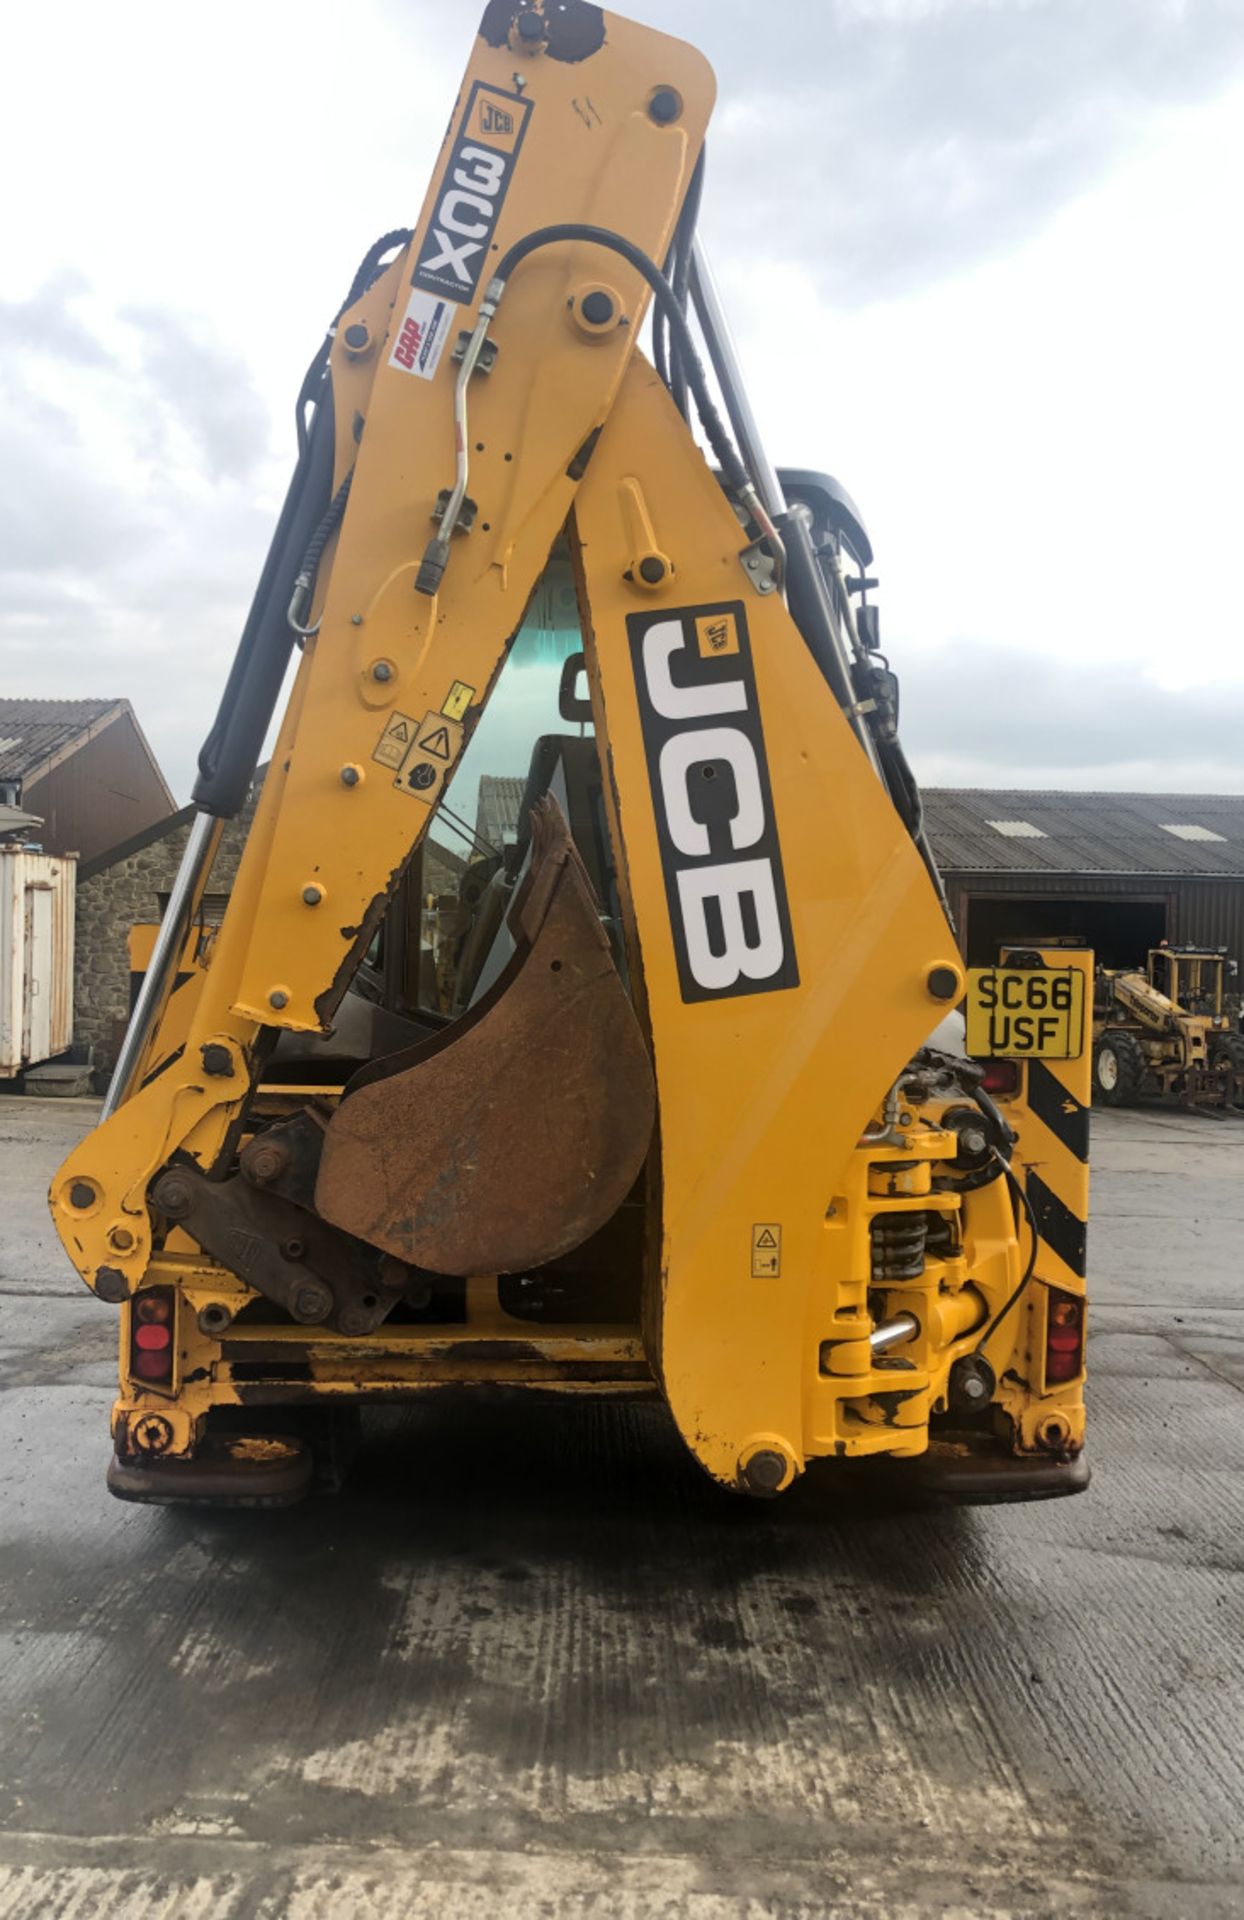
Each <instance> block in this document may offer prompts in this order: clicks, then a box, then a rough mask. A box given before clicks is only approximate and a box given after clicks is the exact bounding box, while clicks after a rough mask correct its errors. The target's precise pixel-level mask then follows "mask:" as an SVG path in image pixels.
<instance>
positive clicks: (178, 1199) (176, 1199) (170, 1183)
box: [152, 1173, 193, 1220]
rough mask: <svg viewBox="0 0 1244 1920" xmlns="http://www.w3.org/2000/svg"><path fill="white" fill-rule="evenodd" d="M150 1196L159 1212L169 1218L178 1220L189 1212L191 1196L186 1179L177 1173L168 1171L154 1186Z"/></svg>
mask: <svg viewBox="0 0 1244 1920" xmlns="http://www.w3.org/2000/svg"><path fill="white" fill-rule="evenodd" d="M152 1198H153V1199H154V1200H155V1203H156V1205H157V1207H159V1209H160V1211H161V1213H166V1214H167V1215H168V1217H169V1219H170V1220H180V1219H181V1218H182V1216H183V1215H185V1214H187V1213H189V1211H190V1207H191V1202H192V1199H193V1196H192V1194H191V1191H190V1185H189V1182H188V1181H186V1180H183V1179H182V1178H181V1177H180V1176H179V1175H178V1174H175V1173H168V1174H165V1176H164V1178H163V1180H161V1181H160V1183H159V1185H158V1186H157V1187H156V1189H155V1192H154V1194H153V1196H152Z"/></svg>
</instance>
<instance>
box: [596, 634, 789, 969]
mask: <svg viewBox="0 0 1244 1920" xmlns="http://www.w3.org/2000/svg"><path fill="white" fill-rule="evenodd" d="M627 632H628V634H629V637H630V643H631V657H632V661H633V664H634V670H635V679H636V684H637V686H638V689H639V706H640V715H641V719H642V722H643V732H644V747H645V751H646V753H647V758H648V771H649V777H650V779H651V781H652V796H653V802H654V806H655V810H656V822H657V835H658V838H659V841H660V845H661V864H662V867H663V869H664V873H665V891H666V898H667V900H668V902H669V913H670V924H671V927H672V929H673V935H674V951H675V953H676V955H677V959H678V977H679V982H680V985H681V988H682V997H683V999H684V1000H724V999H728V998H730V997H731V996H733V995H738V994H750V993H771V992H773V991H774V990H775V989H778V988H782V987H797V986H798V985H799V967H798V963H797V961H796V958H795V942H794V937H793V934H792V932H791V924H790V908H789V905H788V902H787V898H786V881H785V878H784V876H783V873H782V851H781V847H780V846H779V844H778V836H777V824H776V822H775V820H774V815H773V794H772V791H771V789H770V786H769V766H768V761H767V760H766V758H765V743H764V734H763V731H762V729H761V724H760V710H759V707H758V706H757V702H756V681H755V676H754V674H753V671H752V656H751V645H750V642H749V640H748V633H747V615H746V612H745V609H744V607H743V604H742V602H741V601H739V602H732V603H730V604H729V605H726V606H715V607H689V608H687V609H685V610H684V611H682V612H677V613H667V612H661V613H644V614H632V616H631V617H630V619H629V620H628V621H627Z"/></svg>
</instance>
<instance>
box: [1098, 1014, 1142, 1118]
mask: <svg viewBox="0 0 1244 1920" xmlns="http://www.w3.org/2000/svg"><path fill="white" fill-rule="evenodd" d="M1144 1078H1145V1054H1144V1049H1143V1047H1142V1046H1141V1044H1140V1041H1139V1040H1138V1039H1137V1038H1136V1036H1135V1034H1133V1033H1126V1032H1124V1031H1123V1029H1122V1028H1119V1027H1112V1028H1109V1029H1108V1030H1107V1031H1106V1032H1105V1033H1103V1034H1102V1036H1101V1039H1100V1040H1099V1041H1098V1042H1097V1045H1096V1046H1095V1047H1094V1049H1093V1098H1094V1100H1095V1101H1097V1102H1098V1104H1099V1105H1101V1106H1103V1107H1130V1106H1132V1105H1133V1104H1134V1102H1135V1101H1136V1099H1137V1096H1138V1095H1139V1093H1140V1089H1141V1085H1142V1083H1143V1081H1144Z"/></svg>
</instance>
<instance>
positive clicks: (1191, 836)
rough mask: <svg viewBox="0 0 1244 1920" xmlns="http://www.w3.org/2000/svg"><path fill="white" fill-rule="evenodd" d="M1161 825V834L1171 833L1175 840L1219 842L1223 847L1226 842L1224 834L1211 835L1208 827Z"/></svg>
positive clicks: (1164, 823) (1163, 823)
mask: <svg viewBox="0 0 1244 1920" xmlns="http://www.w3.org/2000/svg"><path fill="white" fill-rule="evenodd" d="M1161 825H1162V831H1163V833H1173V834H1174V836H1175V838H1176V840H1220V841H1221V842H1222V844H1223V845H1224V846H1225V845H1226V842H1227V836H1226V834H1225V833H1211V831H1210V829H1209V828H1208V827H1198V826H1196V825H1195V824H1194V825H1185V826H1169V825H1167V823H1166V822H1165V821H1163V822H1162V823H1161Z"/></svg>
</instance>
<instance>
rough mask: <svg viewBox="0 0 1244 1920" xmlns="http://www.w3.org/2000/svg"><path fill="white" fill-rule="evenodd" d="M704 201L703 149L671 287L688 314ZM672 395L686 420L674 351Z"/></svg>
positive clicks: (682, 375) (682, 377) (683, 383)
mask: <svg viewBox="0 0 1244 1920" xmlns="http://www.w3.org/2000/svg"><path fill="white" fill-rule="evenodd" d="M703 198H704V149H703V148H701V150H700V157H699V159H698V160H697V161H696V163H695V172H694V173H693V174H692V176H691V184H690V186H689V187H688V188H687V197H686V199H685V200H684V202H683V209H682V213H681V214H680V216H679V220H678V235H677V250H676V253H675V259H674V271H673V274H672V276H671V279H670V285H671V286H672V287H673V289H674V298H675V300H677V302H678V305H679V307H680V308H681V310H682V312H683V313H684V314H685V313H686V311H687V303H688V301H689V300H690V298H691V262H692V259H693V257H694V256H693V249H694V245H695V230H696V228H697V226H698V225H699V222H700V203H701V201H702V200H703ZM670 374H671V385H670V393H671V394H672V396H673V400H674V405H675V406H676V407H677V408H678V411H679V413H681V415H682V417H683V419H684V420H685V419H686V417H687V375H686V371H685V369H684V366H683V359H682V355H681V353H679V352H677V351H675V352H674V353H673V355H672V358H671V363H670Z"/></svg>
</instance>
